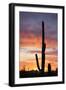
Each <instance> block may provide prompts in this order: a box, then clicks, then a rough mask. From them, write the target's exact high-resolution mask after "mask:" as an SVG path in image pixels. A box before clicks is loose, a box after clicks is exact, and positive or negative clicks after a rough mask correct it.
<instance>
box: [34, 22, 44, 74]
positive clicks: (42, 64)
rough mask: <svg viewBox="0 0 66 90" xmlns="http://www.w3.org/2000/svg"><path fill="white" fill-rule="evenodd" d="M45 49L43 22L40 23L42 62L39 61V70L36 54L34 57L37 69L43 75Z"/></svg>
mask: <svg viewBox="0 0 66 90" xmlns="http://www.w3.org/2000/svg"><path fill="white" fill-rule="evenodd" d="M45 48H46V44H45V43H44V22H43V21H42V61H41V69H40V66H39V61H38V56H37V54H36V55H35V56H36V63H37V68H38V70H39V71H41V73H44V70H45Z"/></svg>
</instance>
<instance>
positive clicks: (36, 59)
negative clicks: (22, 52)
mask: <svg viewBox="0 0 66 90" xmlns="http://www.w3.org/2000/svg"><path fill="white" fill-rule="evenodd" d="M35 56H36V63H37V67H38V70H39V71H40V66H39V61H38V56H37V54H35Z"/></svg>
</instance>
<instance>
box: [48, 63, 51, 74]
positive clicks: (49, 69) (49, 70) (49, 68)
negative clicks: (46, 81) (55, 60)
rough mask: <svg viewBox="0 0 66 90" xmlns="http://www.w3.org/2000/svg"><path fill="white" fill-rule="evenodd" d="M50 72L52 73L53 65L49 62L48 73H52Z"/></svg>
mask: <svg viewBox="0 0 66 90" xmlns="http://www.w3.org/2000/svg"><path fill="white" fill-rule="evenodd" d="M50 73H51V65H50V64H48V74H50Z"/></svg>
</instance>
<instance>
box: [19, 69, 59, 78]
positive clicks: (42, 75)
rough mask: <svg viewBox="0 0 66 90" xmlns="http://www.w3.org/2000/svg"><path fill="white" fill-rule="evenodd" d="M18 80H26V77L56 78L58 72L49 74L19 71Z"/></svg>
mask: <svg viewBox="0 0 66 90" xmlns="http://www.w3.org/2000/svg"><path fill="white" fill-rule="evenodd" d="M19 73H20V78H27V77H47V76H57V75H58V71H51V72H44V73H40V72H39V71H34V70H32V71H20V72H19Z"/></svg>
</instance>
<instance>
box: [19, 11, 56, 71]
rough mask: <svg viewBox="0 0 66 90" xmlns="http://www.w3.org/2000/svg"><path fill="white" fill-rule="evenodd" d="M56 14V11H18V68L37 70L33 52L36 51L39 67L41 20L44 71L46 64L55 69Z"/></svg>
mask: <svg viewBox="0 0 66 90" xmlns="http://www.w3.org/2000/svg"><path fill="white" fill-rule="evenodd" d="M57 18H58V17H57V14H56V13H36V12H20V13H19V25H20V42H19V44H20V62H19V70H23V69H25V70H27V71H28V70H38V69H37V65H36V58H35V54H36V53H37V55H38V59H39V64H40V67H41V51H42V21H44V24H45V27H44V28H45V39H44V42H45V44H46V50H45V71H47V70H48V69H47V67H48V64H49V63H50V64H51V69H52V70H56V68H57V66H58V60H57V53H58V51H57V50H58V45H57V35H58V34H57V22H58V21H57V20H58V19H57Z"/></svg>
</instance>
